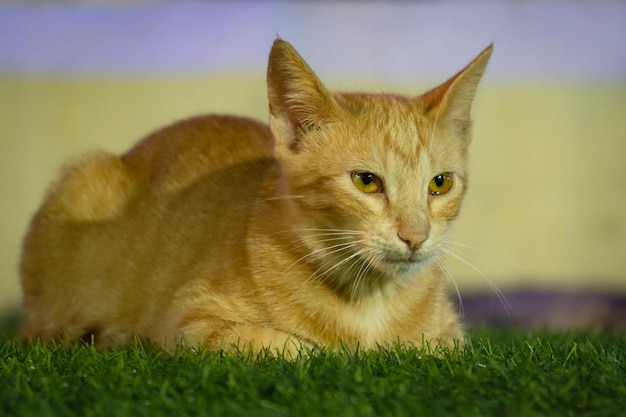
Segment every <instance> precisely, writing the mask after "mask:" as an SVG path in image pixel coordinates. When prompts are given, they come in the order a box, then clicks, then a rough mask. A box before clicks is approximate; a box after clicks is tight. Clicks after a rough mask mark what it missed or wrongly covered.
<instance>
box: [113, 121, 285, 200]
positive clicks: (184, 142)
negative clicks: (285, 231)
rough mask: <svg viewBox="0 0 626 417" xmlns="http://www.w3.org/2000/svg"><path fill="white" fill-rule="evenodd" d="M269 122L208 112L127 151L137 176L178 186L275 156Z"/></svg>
mask: <svg viewBox="0 0 626 417" xmlns="http://www.w3.org/2000/svg"><path fill="white" fill-rule="evenodd" d="M273 149H274V139H273V136H272V133H271V132H270V129H269V127H268V126H267V125H266V124H263V123H260V122H257V121H255V120H252V119H248V118H242V117H234V116H220V115H207V116H198V117H195V118H191V119H188V120H184V121H181V122H178V123H175V124H173V125H170V126H168V127H165V128H163V129H161V130H159V131H157V132H155V133H153V134H151V135H149V136H147V137H146V138H145V139H143V140H142V141H140V142H139V143H138V144H137V145H136V146H134V147H133V148H132V149H131V150H130V151H128V152H127V153H126V154H125V155H123V156H122V161H123V163H124V164H125V165H126V166H127V168H128V169H129V171H130V172H131V173H132V174H133V176H135V178H137V179H142V180H144V181H146V182H148V183H149V184H150V185H151V187H152V188H153V189H156V190H160V191H176V190H178V189H181V188H184V187H186V186H188V185H189V184H191V183H193V182H194V181H195V180H196V179H198V178H201V177H203V176H205V175H208V174H210V173H211V172H216V171H219V170H223V169H225V168H226V167H229V166H234V165H239V164H245V163H248V162H251V161H254V160H260V159H267V158H273V155H274V151H273Z"/></svg>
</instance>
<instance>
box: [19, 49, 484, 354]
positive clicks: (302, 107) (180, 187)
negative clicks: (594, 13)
mask: <svg viewBox="0 0 626 417" xmlns="http://www.w3.org/2000/svg"><path fill="white" fill-rule="evenodd" d="M490 53H491V49H490V48H489V49H487V50H486V51H485V52H484V53H483V54H481V55H480V56H479V57H478V58H477V59H476V60H475V61H473V62H472V64H470V65H469V66H468V67H467V68H466V69H464V70H463V71H461V72H460V73H459V74H457V75H456V76H455V77H453V78H452V79H450V80H449V81H448V82H446V83H444V84H443V85H442V86H440V87H438V88H436V89H434V90H432V91H430V92H429V93H426V94H425V95H423V96H421V97H419V98H404V97H400V96H394V95H365V94H330V93H328V92H327V91H326V90H325V88H324V87H323V85H322V84H321V83H320V82H319V80H318V79H317V78H316V77H315V75H314V74H313V73H312V71H311V70H310V69H309V68H308V66H306V64H305V63H304V61H302V59H301V58H300V57H299V55H298V54H297V53H296V52H295V50H293V48H291V46H290V45H289V44H287V43H286V42H283V41H280V40H278V41H276V42H275V44H274V47H273V48H272V53H271V55H270V64H269V68H268V89H269V99H270V125H271V130H270V128H268V127H267V126H266V125H263V124H261V123H258V122H255V121H252V120H248V119H244V118H235V117H224V116H205V117H199V118H195V119H190V120H188V121H184V122H180V123H178V124H175V125H173V126H170V127H168V128H166V129H164V130H162V131H159V132H157V133H155V134H153V135H151V136H149V137H148V138H146V139H144V140H143V141H141V142H140V143H139V144H138V145H136V146H135V147H134V148H133V149H131V150H130V151H129V152H128V153H126V154H125V155H122V156H114V155H109V154H105V153H98V154H93V155H90V156H87V157H85V158H84V159H82V160H80V161H78V162H76V163H74V164H73V165H70V166H69V167H68V168H66V170H65V172H64V174H63V175H62V178H61V180H60V181H59V182H58V183H57V184H56V185H55V186H54V187H53V188H52V189H51V191H50V192H49V194H48V196H47V198H46V200H45V202H44V204H43V206H42V207H41V208H40V210H39V211H38V213H37V214H36V215H35V217H34V219H33V221H32V224H31V227H30V230H29V232H28V234H27V236H26V238H25V241H24V251H23V257H22V263H21V273H22V283H23V289H24V319H25V321H24V325H23V328H22V333H23V335H24V336H26V337H28V338H36V337H41V338H44V339H51V338H56V339H61V340H63V341H68V340H71V339H75V338H80V337H85V336H90V335H93V337H94V340H95V341H96V343H100V344H102V345H104V346H106V345H113V344H115V343H124V342H126V341H127V340H128V339H129V337H132V336H134V335H137V336H140V337H144V338H148V339H150V340H152V341H154V342H156V343H158V344H162V345H164V346H166V347H168V348H172V347H174V346H176V345H177V344H179V343H181V342H183V341H184V342H186V343H190V344H192V345H193V344H203V345H205V346H207V347H209V348H211V349H220V348H227V347H228V346H230V344H233V343H234V344H239V345H252V346H253V347H254V349H257V350H258V349H259V348H261V347H270V348H277V349H283V348H285V347H287V348H288V349H289V348H291V347H293V346H296V345H297V344H298V343H300V342H302V343H305V344H308V345H321V346H339V345H341V344H343V345H347V346H355V344H356V343H359V344H360V345H361V346H363V347H375V346H376V345H378V344H388V343H393V342H396V341H399V342H405V343H413V344H419V345H421V344H422V342H423V341H425V340H426V341H433V342H434V343H439V342H441V343H445V344H452V341H453V340H454V339H459V338H461V337H462V330H461V327H460V324H459V322H458V318H457V315H456V313H455V309H453V308H452V306H451V304H450V303H449V302H448V301H447V298H446V278H445V275H444V273H443V271H442V266H441V264H440V260H439V255H440V253H441V247H442V245H443V239H444V232H445V229H446V227H447V224H448V222H449V221H450V219H452V218H454V217H455V216H456V214H457V212H458V209H459V205H460V202H461V199H462V196H463V194H464V189H465V187H464V185H465V177H466V172H465V170H466V159H467V158H466V151H467V146H468V145H469V141H470V135H469V112H470V107H471V101H472V98H473V95H474V91H475V88H476V85H477V83H478V81H479V79H480V76H481V75H482V72H483V70H484V67H485V65H486V63H487V60H488V58H489V55H490ZM374 174H375V175H374ZM435 178H436V179H437V181H435ZM448 186H449V187H448ZM448 188H449V189H448Z"/></svg>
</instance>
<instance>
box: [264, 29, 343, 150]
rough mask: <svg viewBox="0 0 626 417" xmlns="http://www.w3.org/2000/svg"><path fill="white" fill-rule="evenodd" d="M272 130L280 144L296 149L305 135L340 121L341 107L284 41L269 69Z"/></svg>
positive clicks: (274, 50)
mask: <svg viewBox="0 0 626 417" xmlns="http://www.w3.org/2000/svg"><path fill="white" fill-rule="evenodd" d="M267 90H268V98H269V109H270V128H271V129H272V133H273V134H274V137H275V139H276V141H278V142H279V144H283V145H286V146H287V148H289V149H292V150H293V149H295V148H296V147H297V145H298V140H299V139H300V137H301V136H302V134H303V133H305V132H307V131H309V130H311V129H315V128H317V127H318V126H320V125H321V124H323V123H325V122H328V121H331V120H333V119H334V118H336V116H337V114H338V112H339V106H338V104H337V102H336V101H335V99H334V98H333V97H332V95H331V94H330V92H329V91H328V90H327V89H326V87H324V85H323V84H322V82H321V81H320V80H319V79H318V78H317V76H316V75H315V73H314V72H313V70H312V69H311V68H310V67H309V66H308V64H307V63H306V62H305V61H304V59H302V57H301V56H300V55H299V54H298V52H296V50H295V49H294V48H293V47H292V46H291V45H290V44H289V43H287V42H285V41H283V40H282V39H276V40H275V41H274V44H273V45H272V50H271V52H270V57H269V63H268V67H267Z"/></svg>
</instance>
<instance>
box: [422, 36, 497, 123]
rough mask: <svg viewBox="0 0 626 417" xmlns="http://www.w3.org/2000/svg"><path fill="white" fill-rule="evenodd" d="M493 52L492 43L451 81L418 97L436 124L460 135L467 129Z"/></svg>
mask: <svg viewBox="0 0 626 417" xmlns="http://www.w3.org/2000/svg"><path fill="white" fill-rule="evenodd" d="M492 51H493V44H492V45H489V46H488V47H487V48H486V49H485V50H484V51H482V52H481V53H480V54H479V55H478V56H477V57H476V58H474V60H473V61H472V62H470V63H469V65H468V66H466V67H465V68H463V69H462V70H461V71H459V72H458V73H457V74H456V75H454V76H453V77H452V78H450V79H449V80H448V81H446V82H445V83H443V84H441V85H440V86H438V87H435V88H433V89H432V90H430V91H428V92H427V93H425V94H423V95H422V96H421V97H420V98H419V99H420V100H422V102H423V105H424V110H425V112H426V113H427V114H429V115H431V116H432V117H434V118H436V120H437V124H446V125H447V126H449V127H451V128H453V129H456V130H457V131H458V132H459V133H460V134H463V133H465V132H466V131H467V130H468V128H469V126H470V124H471V110H472V102H473V100H474V94H475V93H476V88H477V87H478V83H479V82H480V79H481V78H482V75H483V73H484V72H485V67H486V66H487V62H489V58H490V57H491V52H492Z"/></svg>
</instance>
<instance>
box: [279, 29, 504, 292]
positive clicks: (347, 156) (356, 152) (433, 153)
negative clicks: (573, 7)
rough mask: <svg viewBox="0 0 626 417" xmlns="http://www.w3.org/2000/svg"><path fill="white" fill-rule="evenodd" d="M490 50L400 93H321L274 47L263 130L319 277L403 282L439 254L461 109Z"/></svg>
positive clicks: (456, 183)
mask: <svg viewBox="0 0 626 417" xmlns="http://www.w3.org/2000/svg"><path fill="white" fill-rule="evenodd" d="M491 51H492V47H491V46H489V47H488V48H487V49H485V50H484V51H483V52H482V53H481V54H480V55H478V57H477V58H475V59H474V60H473V61H472V62H471V63H470V64H469V65H468V66H467V67H466V68H464V69H463V70H461V71H460V72H459V73H457V74H456V75H455V76H453V77H452V78H450V79H449V80H448V81H446V82H445V83H443V84H442V85H440V86H438V87H436V88H434V89H433V90H430V91H429V92H427V93H425V94H423V95H421V96H419V97H403V96H398V95H386V94H343V93H331V92H329V91H328V90H327V89H326V88H325V87H324V85H323V84H322V83H321V82H320V80H319V79H318V78H317V76H316V75H315V74H314V72H313V71H312V70H311V69H310V68H309V66H308V65H307V64H306V62H305V61H304V60H303V59H302V58H301V57H300V55H298V53H297V52H296V51H295V50H294V49H293V47H292V46H291V45H289V44H288V43H287V42H285V41H282V40H280V39H279V40H276V41H275V42H274V45H273V47H272V51H271V54H270V60H269V67H268V94H269V105H270V126H271V129H272V132H273V134H274V137H275V140H276V155H277V158H278V159H279V160H280V161H281V163H282V166H283V170H284V173H285V178H286V180H287V182H288V186H287V190H288V192H289V194H290V195H291V196H293V198H294V201H296V202H297V204H298V205H299V206H300V207H301V208H302V210H303V211H302V213H304V214H305V216H306V221H305V222H304V223H303V224H302V225H294V229H295V228H298V227H300V228H301V230H300V232H301V239H302V241H303V242H304V244H305V245H306V246H307V247H308V249H309V250H310V251H311V253H312V255H310V258H309V259H307V260H306V262H314V263H316V265H319V268H321V270H320V271H321V272H319V275H320V276H321V277H322V278H324V279H328V280H329V281H334V282H338V283H339V284H340V285H341V286H346V287H347V288H351V291H352V292H354V291H355V289H354V287H355V285H357V284H355V283H354V280H355V279H356V280H362V281H363V282H366V281H367V280H368V278H367V277H375V280H378V281H380V280H381V278H387V279H388V280H389V281H394V282H402V281H406V280H409V279H411V278H412V277H414V276H415V274H416V272H417V271H418V269H419V268H420V267H421V266H423V265H424V263H425V262H426V261H429V260H432V259H433V258H434V256H435V255H437V254H438V253H439V251H440V249H441V247H442V243H443V241H444V236H445V232H446V229H447V227H448V224H449V222H450V220H452V219H453V218H454V217H456V215H457V213H458V212H459V208H460V205H461V201H462V198H463V195H464V193H465V189H466V181H467V180H466V178H467V173H466V168H467V148H468V146H469V143H470V140H471V136H470V111H471V105H472V100H473V97H474V93H475V91H476V87H477V85H478V82H479V81H480V78H481V76H482V74H483V71H484V69H485V66H486V65H487V62H488V60H489V57H490V55H491ZM344 281H345V282H344ZM382 281H385V279H382ZM353 295H354V294H353Z"/></svg>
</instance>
